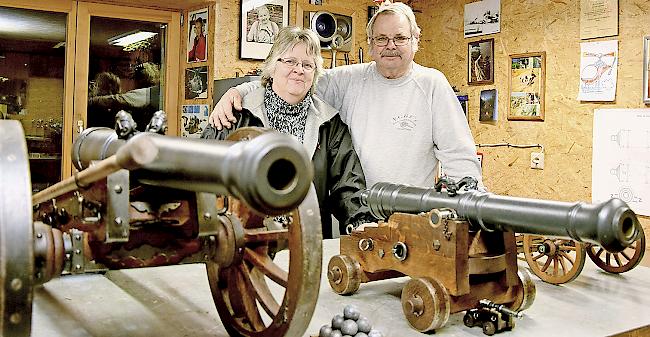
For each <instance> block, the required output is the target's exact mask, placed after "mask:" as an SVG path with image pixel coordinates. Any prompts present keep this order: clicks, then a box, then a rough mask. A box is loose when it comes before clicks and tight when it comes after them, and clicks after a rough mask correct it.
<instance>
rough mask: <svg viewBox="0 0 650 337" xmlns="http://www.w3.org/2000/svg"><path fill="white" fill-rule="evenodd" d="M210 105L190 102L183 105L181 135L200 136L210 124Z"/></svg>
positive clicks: (188, 136)
mask: <svg viewBox="0 0 650 337" xmlns="http://www.w3.org/2000/svg"><path fill="white" fill-rule="evenodd" d="M209 116H210V106H209V105H207V104H188V105H183V106H182V111H181V123H182V125H181V136H182V137H187V138H200V137H201V133H202V132H203V129H205V127H206V126H207V125H208V117H209Z"/></svg>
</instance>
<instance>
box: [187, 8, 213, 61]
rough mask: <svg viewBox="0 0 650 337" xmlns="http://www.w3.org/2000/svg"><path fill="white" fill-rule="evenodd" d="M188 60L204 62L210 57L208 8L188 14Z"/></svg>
mask: <svg viewBox="0 0 650 337" xmlns="http://www.w3.org/2000/svg"><path fill="white" fill-rule="evenodd" d="M187 17H188V20H189V24H188V32H187V62H203V61H206V60H207V59H208V48H207V46H208V37H207V35H208V9H207V8H203V9H200V10H197V11H193V12H189V14H188V16H187Z"/></svg>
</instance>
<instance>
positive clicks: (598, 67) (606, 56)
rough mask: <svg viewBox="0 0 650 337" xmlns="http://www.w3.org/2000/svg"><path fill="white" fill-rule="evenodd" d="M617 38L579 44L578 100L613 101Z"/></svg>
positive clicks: (614, 94) (616, 64) (616, 66)
mask: <svg viewBox="0 0 650 337" xmlns="http://www.w3.org/2000/svg"><path fill="white" fill-rule="evenodd" d="M617 68H618V40H611V41H599V42H584V43H581V44H580V91H579V92H578V100H580V101H614V98H615V97H616V73H617Z"/></svg>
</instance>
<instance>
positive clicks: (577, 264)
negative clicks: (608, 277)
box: [523, 234, 585, 284]
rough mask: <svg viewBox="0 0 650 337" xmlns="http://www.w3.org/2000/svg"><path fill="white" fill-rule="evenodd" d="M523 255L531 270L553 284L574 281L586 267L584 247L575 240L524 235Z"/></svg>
mask: <svg viewBox="0 0 650 337" xmlns="http://www.w3.org/2000/svg"><path fill="white" fill-rule="evenodd" d="M523 254H524V257H525V258H526V262H527V263H528V266H529V267H530V270H531V271H532V272H533V273H534V274H535V275H537V277H539V278H540V279H542V281H544V282H546V283H551V284H563V283H567V282H570V281H573V280H574V279H575V278H576V277H578V275H580V272H581V271H582V268H583V267H584V266H585V248H584V245H583V244H581V243H578V242H575V241H573V240H566V239H551V238H546V237H544V236H539V235H529V234H524V235H523Z"/></svg>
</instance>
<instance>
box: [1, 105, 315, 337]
mask: <svg viewBox="0 0 650 337" xmlns="http://www.w3.org/2000/svg"><path fill="white" fill-rule="evenodd" d="M156 117H158V124H156V123H154V120H152V123H150V124H149V126H148V127H147V129H148V130H149V131H153V132H142V133H138V132H137V131H135V127H134V125H133V124H132V123H133V122H132V120H131V119H130V118H129V116H128V115H125V113H123V112H120V113H118V121H117V123H116V131H114V130H112V129H109V128H91V129H87V130H85V131H83V132H82V133H81V134H80V135H79V137H78V139H77V140H76V141H75V143H74V149H73V161H74V164H75V166H76V167H77V169H78V170H79V172H78V173H76V174H75V175H74V176H73V177H71V178H69V179H65V180H63V181H61V182H59V183H57V184H55V185H53V186H50V187H49V188H47V189H45V190H43V191H40V192H38V193H36V194H34V195H31V192H30V191H31V184H30V177H29V167H28V165H29V164H28V156H27V151H26V145H25V141H24V134H23V131H22V127H21V125H20V123H19V122H17V121H0V182H1V186H2V188H1V189H0V277H1V280H2V287H0V313H1V316H0V317H1V319H0V335H2V336H18V337H24V336H28V335H29V334H30V331H31V330H30V329H31V312H32V297H33V289H34V287H36V286H39V285H41V284H44V283H45V282H48V281H49V280H51V279H53V278H56V277H59V276H60V275H66V274H80V273H85V272H92V271H97V270H114V269H127V268H142V267H154V266H164V265H176V264H185V263H204V264H206V266H207V268H206V269H207V274H208V275H207V276H208V280H209V284H210V289H211V292H212V296H213V299H214V302H215V305H216V308H217V311H218V313H219V316H220V318H221V320H222V321H223V323H224V326H225V327H226V329H227V331H228V332H229V333H230V334H231V335H232V336H272V337H280V336H302V335H303V333H304V331H305V330H306V328H307V325H308V324H309V320H310V318H311V316H312V314H313V310H314V308H315V305H316V300H317V298H318V290H319V283H320V282H319V280H320V270H321V258H322V243H321V241H322V234H321V225H320V214H319V208H318V202H317V199H316V196H315V192H314V191H313V187H312V186H311V181H312V176H313V167H312V166H311V160H310V158H309V157H308V155H307V154H306V152H305V151H304V149H303V147H302V145H301V144H299V143H298V142H296V141H295V140H293V139H291V138H290V137H288V136H285V135H282V134H279V133H276V132H266V131H261V130H260V129H253V128H248V129H242V130H241V131H240V132H238V133H236V134H234V135H233V136H234V139H233V140H229V141H214V140H204V139H187V138H180V137H170V136H163V135H160V134H156V133H155V132H162V130H164V127H162V126H163V124H164V123H160V120H161V119H164V118H165V117H164V113H163V112H160V113H157V115H156V116H155V117H154V118H156ZM226 196H227V197H226ZM285 249H288V255H289V264H288V268H285V267H282V266H280V265H278V264H276V263H275V262H274V261H273V256H274V255H275V254H276V253H277V252H279V251H280V250H285ZM268 280H272V281H271V282H273V283H277V284H278V285H279V286H280V288H281V290H282V289H284V293H283V294H280V295H278V293H277V292H275V293H273V294H272V293H271V291H270V287H269V284H267V281H268ZM277 288H278V287H277V286H274V289H277ZM280 293H282V291H280Z"/></svg>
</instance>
